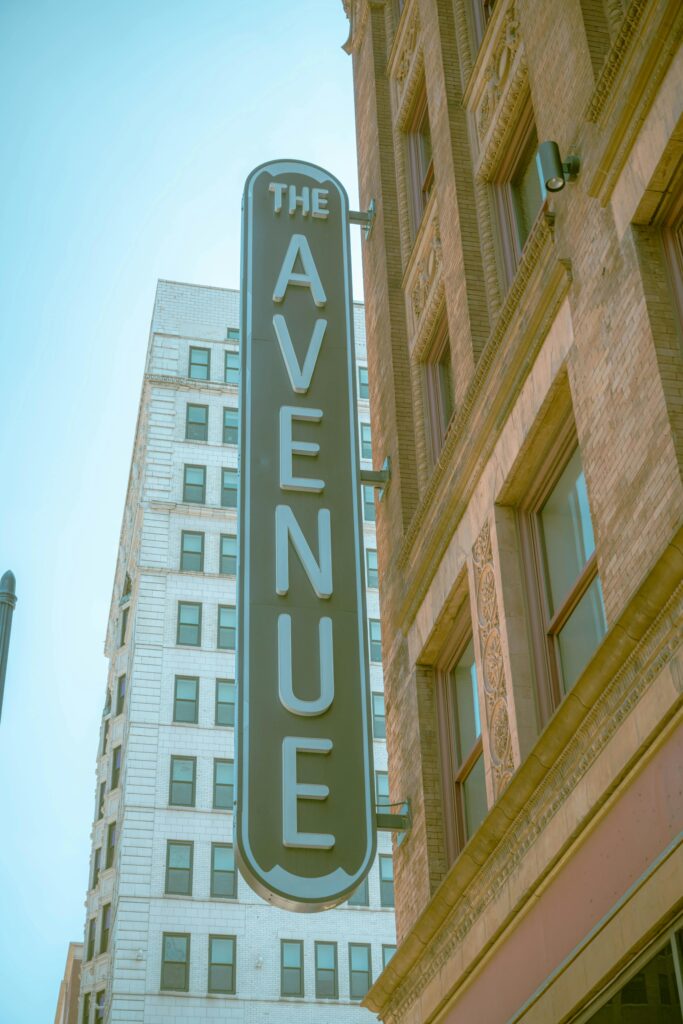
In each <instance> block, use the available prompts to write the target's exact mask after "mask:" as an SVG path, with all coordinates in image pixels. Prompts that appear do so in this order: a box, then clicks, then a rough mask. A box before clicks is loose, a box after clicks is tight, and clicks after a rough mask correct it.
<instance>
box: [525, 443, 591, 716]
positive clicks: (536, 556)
mask: <svg viewBox="0 0 683 1024" xmlns="http://www.w3.org/2000/svg"><path fill="white" fill-rule="evenodd" d="M574 444H575V442H574V439H573V436H570V438H569V450H570V455H569V458H568V459H567V456H566V452H567V446H566V445H565V446H564V448H560V449H559V450H558V455H557V459H556V461H555V465H556V466H557V465H558V464H559V466H560V467H561V471H560V472H559V473H558V472H557V471H556V472H554V473H553V472H552V469H551V471H550V473H549V474H548V475H547V476H546V486H543V484H541V486H540V489H539V490H538V491H537V494H536V495H535V497H536V500H535V501H534V503H533V504H532V505H531V506H530V508H529V509H528V510H527V511H526V513H525V514H523V515H522V517H521V526H522V536H523V541H524V546H525V551H526V555H527V557H526V563H527V575H528V579H529V582H530V593H531V597H532V605H533V607H532V613H534V612H535V614H536V617H537V618H539V617H540V620H541V626H540V629H538V628H537V630H536V632H537V634H538V633H539V632H541V631H542V633H543V634H544V638H545V644H544V645H542V646H541V645H537V650H536V654H537V662H538V663H539V665H538V668H539V674H540V675H542V676H543V675H544V676H546V677H547V679H548V683H549V687H548V689H549V693H548V692H546V693H545V694H544V693H541V699H542V704H543V710H544V714H545V717H547V716H548V715H549V714H550V713H551V712H552V710H553V709H554V707H556V706H557V704H559V702H560V701H561V700H562V698H563V697H564V695H565V694H566V693H567V692H568V691H569V690H570V689H571V687H572V686H573V685H574V683H575V682H576V680H577V679H578V678H579V676H580V675H581V673H582V672H583V670H584V668H585V667H586V665H587V664H588V662H589V661H590V659H591V657H592V655H593V653H594V651H595V650H596V648H597V647H598V645H599V644H600V643H601V641H602V638H603V637H604V635H605V633H606V632H607V622H606V619H605V608H604V604H603V600H602V587H601V584H600V577H599V576H598V566H597V560H596V554H595V537H594V535H593V524H592V521H591V514H590V507H589V504H588V492H587V489H586V479H585V476H584V472H583V466H582V463H581V452H580V451H579V449H578V448H577V447H572V445H574Z"/></svg>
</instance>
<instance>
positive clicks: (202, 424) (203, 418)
mask: <svg viewBox="0 0 683 1024" xmlns="http://www.w3.org/2000/svg"><path fill="white" fill-rule="evenodd" d="M208 436H209V409H208V406H206V405H190V404H189V403H188V406H187V410H186V414H185V437H186V439H187V440H188V441H206V440H207V439H208Z"/></svg>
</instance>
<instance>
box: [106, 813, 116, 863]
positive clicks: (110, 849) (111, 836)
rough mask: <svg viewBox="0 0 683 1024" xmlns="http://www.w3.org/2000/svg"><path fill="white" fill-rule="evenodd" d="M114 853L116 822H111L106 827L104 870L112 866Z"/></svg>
mask: <svg viewBox="0 0 683 1024" xmlns="http://www.w3.org/2000/svg"><path fill="white" fill-rule="evenodd" d="M115 853H116V822H115V821H112V822H111V823H110V824H109V825H108V826H107V857H106V860H105V862H104V866H105V868H110V867H112V866H113V864H114V854H115Z"/></svg>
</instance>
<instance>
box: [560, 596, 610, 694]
mask: <svg viewBox="0 0 683 1024" xmlns="http://www.w3.org/2000/svg"><path fill="white" fill-rule="evenodd" d="M606 632H607V621H606V619H605V606H604V604H603V601H602V586H601V585H600V578H599V577H598V576H596V577H595V579H594V580H593V582H592V583H591V585H590V586H589V588H588V590H587V591H586V593H585V594H584V595H583V597H582V598H581V600H580V601H579V603H578V604H577V606H576V608H575V609H574V611H573V612H572V613H571V615H570V616H569V618H568V619H567V621H566V623H565V624H564V626H563V627H562V629H561V631H560V633H559V636H558V638H557V639H558V646H559V651H560V663H561V665H562V685H563V687H564V692H565V693H567V691H568V690H570V689H571V687H572V686H573V685H574V683H575V682H576V680H577V679H578V678H579V676H580V675H581V673H582V672H583V670H584V668H585V667H586V665H587V664H588V662H589V661H590V658H591V655H592V654H593V652H594V651H595V649H596V648H597V646H598V644H599V643H600V641H601V640H602V638H603V637H604V635H605V633H606Z"/></svg>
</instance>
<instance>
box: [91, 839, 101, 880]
mask: <svg viewBox="0 0 683 1024" xmlns="http://www.w3.org/2000/svg"><path fill="white" fill-rule="evenodd" d="M101 860H102V848H101V847H100V846H98V847H97V849H96V850H95V853H94V854H93V862H92V885H91V889H94V888H95V887H96V885H97V883H98V882H99V880H100V861H101Z"/></svg>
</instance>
